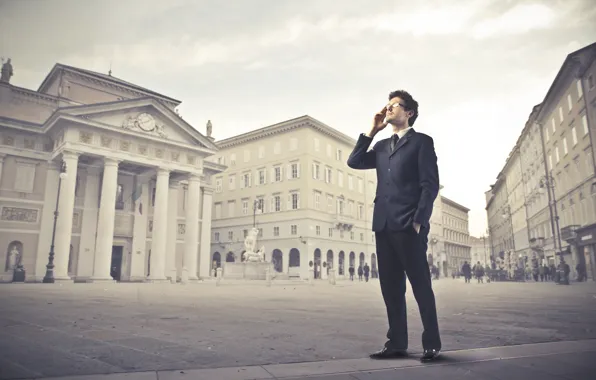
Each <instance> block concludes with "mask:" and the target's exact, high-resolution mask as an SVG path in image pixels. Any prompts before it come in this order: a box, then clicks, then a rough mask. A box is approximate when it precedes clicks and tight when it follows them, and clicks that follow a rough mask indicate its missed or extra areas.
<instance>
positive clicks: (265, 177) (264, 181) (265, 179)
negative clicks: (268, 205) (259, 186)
mask: <svg viewBox="0 0 596 380" xmlns="http://www.w3.org/2000/svg"><path fill="white" fill-rule="evenodd" d="M263 183H264V184H265V183H267V170H266V169H263Z"/></svg>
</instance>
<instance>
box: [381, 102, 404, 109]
mask: <svg viewBox="0 0 596 380" xmlns="http://www.w3.org/2000/svg"><path fill="white" fill-rule="evenodd" d="M395 107H401V108H403V109H404V110H405V109H406V106H405V105H403V104H401V103H393V104H391V103H389V104H387V106H386V107H385V108H387V111H393V109H394V108H395Z"/></svg>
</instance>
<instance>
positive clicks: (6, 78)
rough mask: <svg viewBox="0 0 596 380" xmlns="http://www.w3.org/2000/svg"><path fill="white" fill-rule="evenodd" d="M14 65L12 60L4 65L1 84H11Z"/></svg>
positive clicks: (0, 78) (0, 79) (0, 77)
mask: <svg viewBox="0 0 596 380" xmlns="http://www.w3.org/2000/svg"><path fill="white" fill-rule="evenodd" d="M13 73H14V72H13V70H12V64H11V63H10V58H8V60H7V61H6V62H4V64H3V65H2V74H1V75H0V82H3V83H10V77H11V76H12V75H13Z"/></svg>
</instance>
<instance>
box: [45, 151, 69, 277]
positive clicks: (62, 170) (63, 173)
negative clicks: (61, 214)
mask: <svg viewBox="0 0 596 380" xmlns="http://www.w3.org/2000/svg"><path fill="white" fill-rule="evenodd" d="M66 177H67V174H66V162H64V161H62V164H61V165H60V176H59V178H58V194H57V195H56V210H54V228H53V230H52V245H50V257H49V259H48V265H46V268H47V269H46V275H45V276H44V277H43V283H44V284H53V283H54V240H55V238H56V221H57V220H58V205H59V204H60V188H61V187H62V186H61V185H62V180H63V179H65V178H66Z"/></svg>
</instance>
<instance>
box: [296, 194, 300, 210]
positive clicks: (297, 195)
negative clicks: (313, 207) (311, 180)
mask: <svg viewBox="0 0 596 380" xmlns="http://www.w3.org/2000/svg"><path fill="white" fill-rule="evenodd" d="M296 197H297V198H298V202H297V204H298V207H297V208H300V193H297V194H296Z"/></svg>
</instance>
